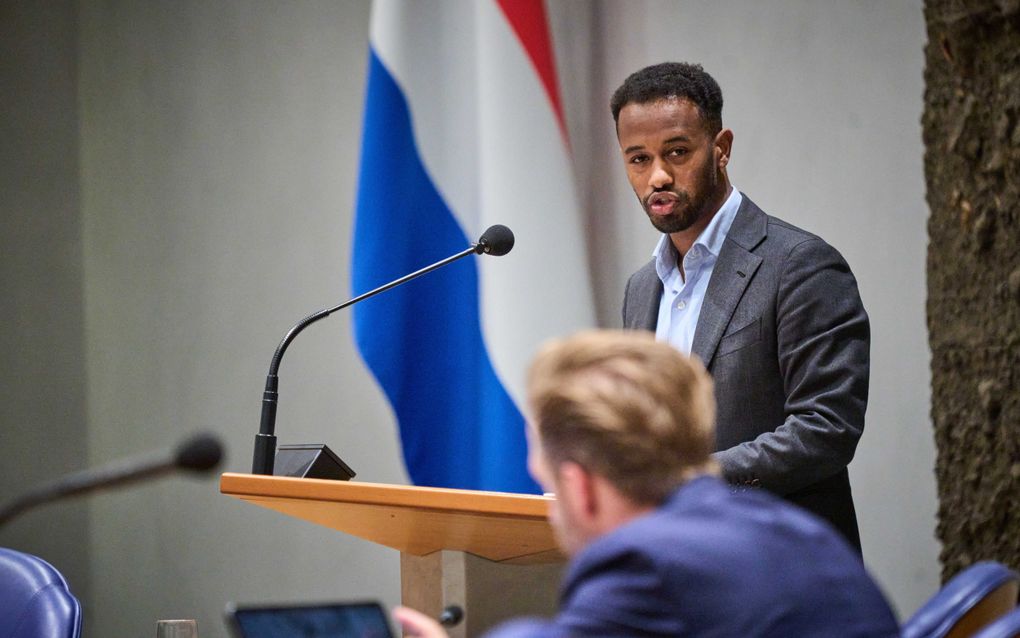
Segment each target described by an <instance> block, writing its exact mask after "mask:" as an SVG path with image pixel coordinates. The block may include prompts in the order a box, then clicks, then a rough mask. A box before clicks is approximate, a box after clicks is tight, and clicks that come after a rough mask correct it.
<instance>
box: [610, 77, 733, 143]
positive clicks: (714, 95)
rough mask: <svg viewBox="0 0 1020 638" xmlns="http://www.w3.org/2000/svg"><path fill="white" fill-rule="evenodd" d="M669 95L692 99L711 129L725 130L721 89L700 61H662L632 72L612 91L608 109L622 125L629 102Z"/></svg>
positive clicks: (644, 101)
mask: <svg viewBox="0 0 1020 638" xmlns="http://www.w3.org/2000/svg"><path fill="white" fill-rule="evenodd" d="M669 98H680V99H683V100H689V101H690V102H691V103H693V104H694V105H695V106H696V107H698V113H699V114H700V115H701V117H702V119H703V120H704V121H705V123H706V124H707V125H708V128H709V131H710V132H712V133H713V134H714V133H718V132H719V131H721V130H722V107H723V97H722V89H720V88H719V84H718V83H717V82H716V81H715V80H714V79H713V78H712V76H711V75H709V74H708V73H706V72H705V69H703V68H701V65H700V64H688V63H687V62H663V63H661V64H653V65H652V66H646V67H645V68H643V69H641V70H640V71H636V72H634V73H631V74H630V76H628V77H627V79H626V80H624V81H623V84H621V85H620V88H618V89H616V92H614V93H613V97H612V99H611V100H610V101H609V108H610V110H612V112H613V121H615V122H616V123H617V124H619V122H620V111H621V110H622V109H623V107H625V106H626V105H628V104H632V103H633V104H647V103H649V102H655V101H657V100H663V99H669Z"/></svg>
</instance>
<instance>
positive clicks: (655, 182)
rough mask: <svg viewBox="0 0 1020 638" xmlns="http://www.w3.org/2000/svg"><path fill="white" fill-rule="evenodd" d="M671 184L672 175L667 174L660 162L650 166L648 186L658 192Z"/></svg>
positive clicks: (667, 171)
mask: <svg viewBox="0 0 1020 638" xmlns="http://www.w3.org/2000/svg"><path fill="white" fill-rule="evenodd" d="M672 183H673V174H672V173H670V172H669V170H668V169H667V168H666V166H665V165H664V164H663V162H662V161H656V162H655V163H653V164H652V174H651V177H649V179H648V185H649V186H651V187H652V188H654V189H656V190H658V189H660V188H665V187H666V186H669V185H670V184H672Z"/></svg>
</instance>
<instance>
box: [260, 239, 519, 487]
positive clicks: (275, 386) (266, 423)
mask: <svg viewBox="0 0 1020 638" xmlns="http://www.w3.org/2000/svg"><path fill="white" fill-rule="evenodd" d="M513 247H514V234H513V231H511V230H510V229H509V228H507V227H506V226H503V225H501V224H496V225H495V226H490V227H489V228H488V229H486V231H485V232H484V233H482V236H481V237H479V238H478V242H477V243H475V244H471V246H470V247H468V248H465V249H464V250H462V251H460V252H459V253H457V254H455V255H451V256H450V257H447V258H446V259H443V260H442V261H437V262H436V263H434V264H432V265H431V266H426V267H425V268H422V269H421V270H417V271H415V272H413V273H411V274H410V275H404V276H403V277H401V278H400V279H397V280H395V281H391V282H390V283H388V284H384V285H382V286H379V287H378V288H376V289H375V290H370V291H368V292H366V293H364V294H361V295H358V296H357V297H355V298H353V299H349V300H347V301H345V302H343V303H342V304H340V305H339V306H334V307H332V308H326V309H325V310H320V311H319V312H316V313H314V314H311V315H308V316H307V317H305V318H304V319H302V320H301V321H299V322H297V325H295V326H294V327H293V328H291V329H290V331H289V332H287V334H286V335H285V336H284V337H283V340H282V341H281V342H280V345H279V346H277V348H276V353H275V354H274V355H273V360H272V362H271V363H270V364H269V374H267V375H266V389H265V391H264V392H263V393H262V419H261V422H260V424H259V433H258V434H256V435H255V453H254V456H253V458H252V464H251V473H252V474H269V475H272V473H273V465H274V462H275V454H276V406H277V400H278V398H279V391H278V390H279V376H278V374H277V373H278V372H279V370H280V360H281V359H282V358H283V353H284V352H286V350H287V346H289V345H290V342H291V341H293V340H294V337H296V336H298V333H300V332H301V331H302V330H304V329H305V328H307V327H308V326H310V325H311V324H313V323H315V322H316V321H318V320H319V319H323V318H325V317H328V316H329V315H331V314H333V313H334V312H336V311H337V310H343V309H344V308H346V307H348V306H353V305H354V304H356V303H358V302H359V301H362V300H365V299H368V298H369V297H374V296H375V295H378V294H379V293H381V292H386V291H387V290H389V289H390V288H394V287H396V286H399V285H400V284H402V283H406V282H408V281H411V280H412V279H416V278H418V277H421V276H422V275H424V274H426V273H430V272H432V271H433V270H435V269H437V268H442V267H443V266H445V265H447V264H449V263H451V262H454V261H457V260H458V259H461V258H463V257H467V256H468V255H470V254H476V255H482V254H485V255H492V256H494V257H498V256H501V255H505V254H507V253H508V252H510V249H512V248H513Z"/></svg>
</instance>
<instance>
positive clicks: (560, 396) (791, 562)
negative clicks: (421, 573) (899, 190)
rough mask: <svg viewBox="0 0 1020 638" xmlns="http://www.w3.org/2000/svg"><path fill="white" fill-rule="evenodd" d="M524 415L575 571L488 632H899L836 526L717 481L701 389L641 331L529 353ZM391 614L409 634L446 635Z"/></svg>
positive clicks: (691, 369) (699, 372) (702, 377)
mask: <svg viewBox="0 0 1020 638" xmlns="http://www.w3.org/2000/svg"><path fill="white" fill-rule="evenodd" d="M528 407H529V410H528V411H529V419H528V426H527V427H528V430H527V432H528V467H529V469H530V471H531V473H532V474H533V475H534V477H535V479H536V480H538V482H539V483H540V484H541V485H542V487H543V488H544V489H545V490H547V491H551V492H554V493H555V494H556V500H555V501H554V502H553V504H552V506H551V509H550V513H549V518H550V522H551V523H552V526H553V528H554V530H555V532H556V537H557V541H558V543H559V545H560V547H561V548H562V549H563V551H564V552H565V553H566V554H567V555H568V556H569V557H570V558H571V560H570V564H569V566H568V567H567V571H566V575H565V578H564V582H563V585H562V588H561V595H560V612H559V614H558V615H557V616H556V618H554V619H552V620H518V621H513V622H510V623H508V624H506V625H503V626H501V627H499V628H497V629H495V630H494V632H492V633H491V634H490V635H491V636H494V637H500V638H510V637H523V636H709V635H711V636H776V637H780V636H782V637H784V638H786V637H789V636H822V635H826V636H841V637H844V638H849V637H854V636H895V635H897V634H898V627H897V624H896V620H895V618H894V617H893V614H892V611H891V610H890V608H889V606H888V604H887V603H886V601H885V599H884V598H883V596H882V594H881V592H880V591H879V590H878V588H877V587H876V585H875V584H874V582H873V581H872V580H871V579H870V577H869V576H868V575H867V573H866V572H865V570H864V567H863V565H862V563H861V561H860V558H859V556H858V555H857V554H856V553H855V552H854V551H853V550H852V549H851V548H850V546H849V545H847V544H846V542H845V541H844V540H843V539H842V538H841V537H840V536H839V535H838V534H837V533H836V532H835V530H833V529H831V528H830V527H829V526H828V525H827V524H825V523H824V522H822V521H821V520H819V519H817V518H815V517H814V516H812V515H811V514H808V513H806V512H804V511H802V510H800V509H798V508H796V507H793V506H791V505H788V504H787V503H785V502H783V501H782V500H780V499H778V498H776V497H775V496H772V495H771V494H768V493H767V492H765V491H762V490H733V489H731V488H730V486H729V485H727V484H726V483H725V482H723V481H721V480H720V479H719V478H718V473H719V468H718V465H717V463H716V462H715V461H714V460H713V458H712V456H711V452H712V449H713V447H714V432H713V418H714V412H715V400H714V398H713V395H712V381H711V378H710V377H709V376H708V374H707V373H706V372H705V370H704V368H703V366H702V365H701V364H700V363H699V362H698V361H696V360H695V359H692V358H690V357H687V356H685V355H683V354H681V353H680V352H678V351H677V350H676V349H674V348H673V347H671V346H670V345H668V344H665V343H661V342H658V341H655V339H654V338H653V337H652V335H651V334H648V333H639V332H618V331H592V332H586V333H581V334H579V335H577V336H575V337H573V338H570V339H567V340H563V341H558V342H553V343H551V344H549V345H547V346H546V347H545V348H543V350H542V351H541V352H540V353H539V355H538V357H537V358H536V359H535V361H534V363H533V364H532V367H531V371H530V374H529V378H528ZM469 613H470V612H469ZM394 614H395V616H396V617H397V619H398V621H399V622H400V623H401V625H402V626H403V628H404V630H405V632H406V635H411V636H425V637H429V638H431V637H439V636H443V635H445V633H444V631H443V629H442V628H441V627H440V626H439V625H438V624H437V623H436V622H435V621H433V620H432V619H430V618H428V617H427V616H424V615H423V614H420V613H418V612H416V611H414V610H410V609H406V608H398V609H397V610H395V612H394Z"/></svg>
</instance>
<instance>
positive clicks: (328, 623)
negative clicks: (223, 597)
mask: <svg viewBox="0 0 1020 638" xmlns="http://www.w3.org/2000/svg"><path fill="white" fill-rule="evenodd" d="M228 616H229V617H230V619H231V623H232V625H233V629H234V631H235V633H236V635H237V636H238V638H393V634H392V633H391V631H390V625H389V621H388V620H387V618H386V613H385V612H384V611H383V609H382V607H381V606H380V605H379V604H378V603H327V604H321V605H293V606H275V607H268V606H267V607H256V606H251V607H238V608H236V609H233V610H232V611H228Z"/></svg>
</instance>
